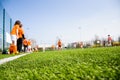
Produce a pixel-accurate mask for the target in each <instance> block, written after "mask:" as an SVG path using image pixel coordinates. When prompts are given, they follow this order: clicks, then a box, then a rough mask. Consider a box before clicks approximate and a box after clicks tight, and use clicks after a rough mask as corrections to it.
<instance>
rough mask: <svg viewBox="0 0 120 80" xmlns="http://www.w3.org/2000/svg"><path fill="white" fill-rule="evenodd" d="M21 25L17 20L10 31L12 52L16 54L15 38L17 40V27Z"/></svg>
mask: <svg viewBox="0 0 120 80" xmlns="http://www.w3.org/2000/svg"><path fill="white" fill-rule="evenodd" d="M20 25H21V22H20V21H19V20H17V21H16V22H15V24H14V26H13V28H12V31H11V39H12V44H14V47H16V48H15V50H16V51H14V52H17V46H16V45H17V38H18V29H19V26H20Z"/></svg>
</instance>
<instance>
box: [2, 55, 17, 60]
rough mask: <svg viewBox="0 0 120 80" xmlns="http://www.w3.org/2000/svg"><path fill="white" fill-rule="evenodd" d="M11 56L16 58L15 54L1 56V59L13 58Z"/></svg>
mask: <svg viewBox="0 0 120 80" xmlns="http://www.w3.org/2000/svg"><path fill="white" fill-rule="evenodd" d="M11 56H15V55H14V54H0V59H3V58H8V57H11Z"/></svg>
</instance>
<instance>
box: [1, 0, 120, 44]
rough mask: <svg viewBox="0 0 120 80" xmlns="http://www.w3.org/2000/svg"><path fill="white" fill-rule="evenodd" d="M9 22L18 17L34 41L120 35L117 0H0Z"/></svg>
mask: <svg viewBox="0 0 120 80" xmlns="http://www.w3.org/2000/svg"><path fill="white" fill-rule="evenodd" d="M1 3H2V5H3V6H4V7H5V8H6V11H7V12H8V13H9V15H10V16H11V18H12V19H13V21H15V20H18V19H19V20H21V22H22V23H23V27H24V30H25V34H26V36H27V37H28V38H33V39H35V40H36V41H37V43H38V44H41V43H43V42H44V43H48V44H54V43H55V42H56V40H57V38H61V40H62V41H63V43H68V42H74V41H81V40H82V41H89V40H93V39H94V38H95V35H97V36H99V38H107V35H108V34H110V35H111V36H112V37H113V38H114V39H116V38H117V37H118V36H120V1H119V0H1Z"/></svg>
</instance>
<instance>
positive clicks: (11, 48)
mask: <svg viewBox="0 0 120 80" xmlns="http://www.w3.org/2000/svg"><path fill="white" fill-rule="evenodd" d="M9 52H10V54H18V52H17V47H16V45H15V44H14V41H13V43H12V44H11V45H10V47H9Z"/></svg>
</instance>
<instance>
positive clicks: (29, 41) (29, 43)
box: [28, 39, 32, 52]
mask: <svg viewBox="0 0 120 80" xmlns="http://www.w3.org/2000/svg"><path fill="white" fill-rule="evenodd" d="M28 51H29V52H31V51H32V50H31V40H30V39H29V40H28Z"/></svg>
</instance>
